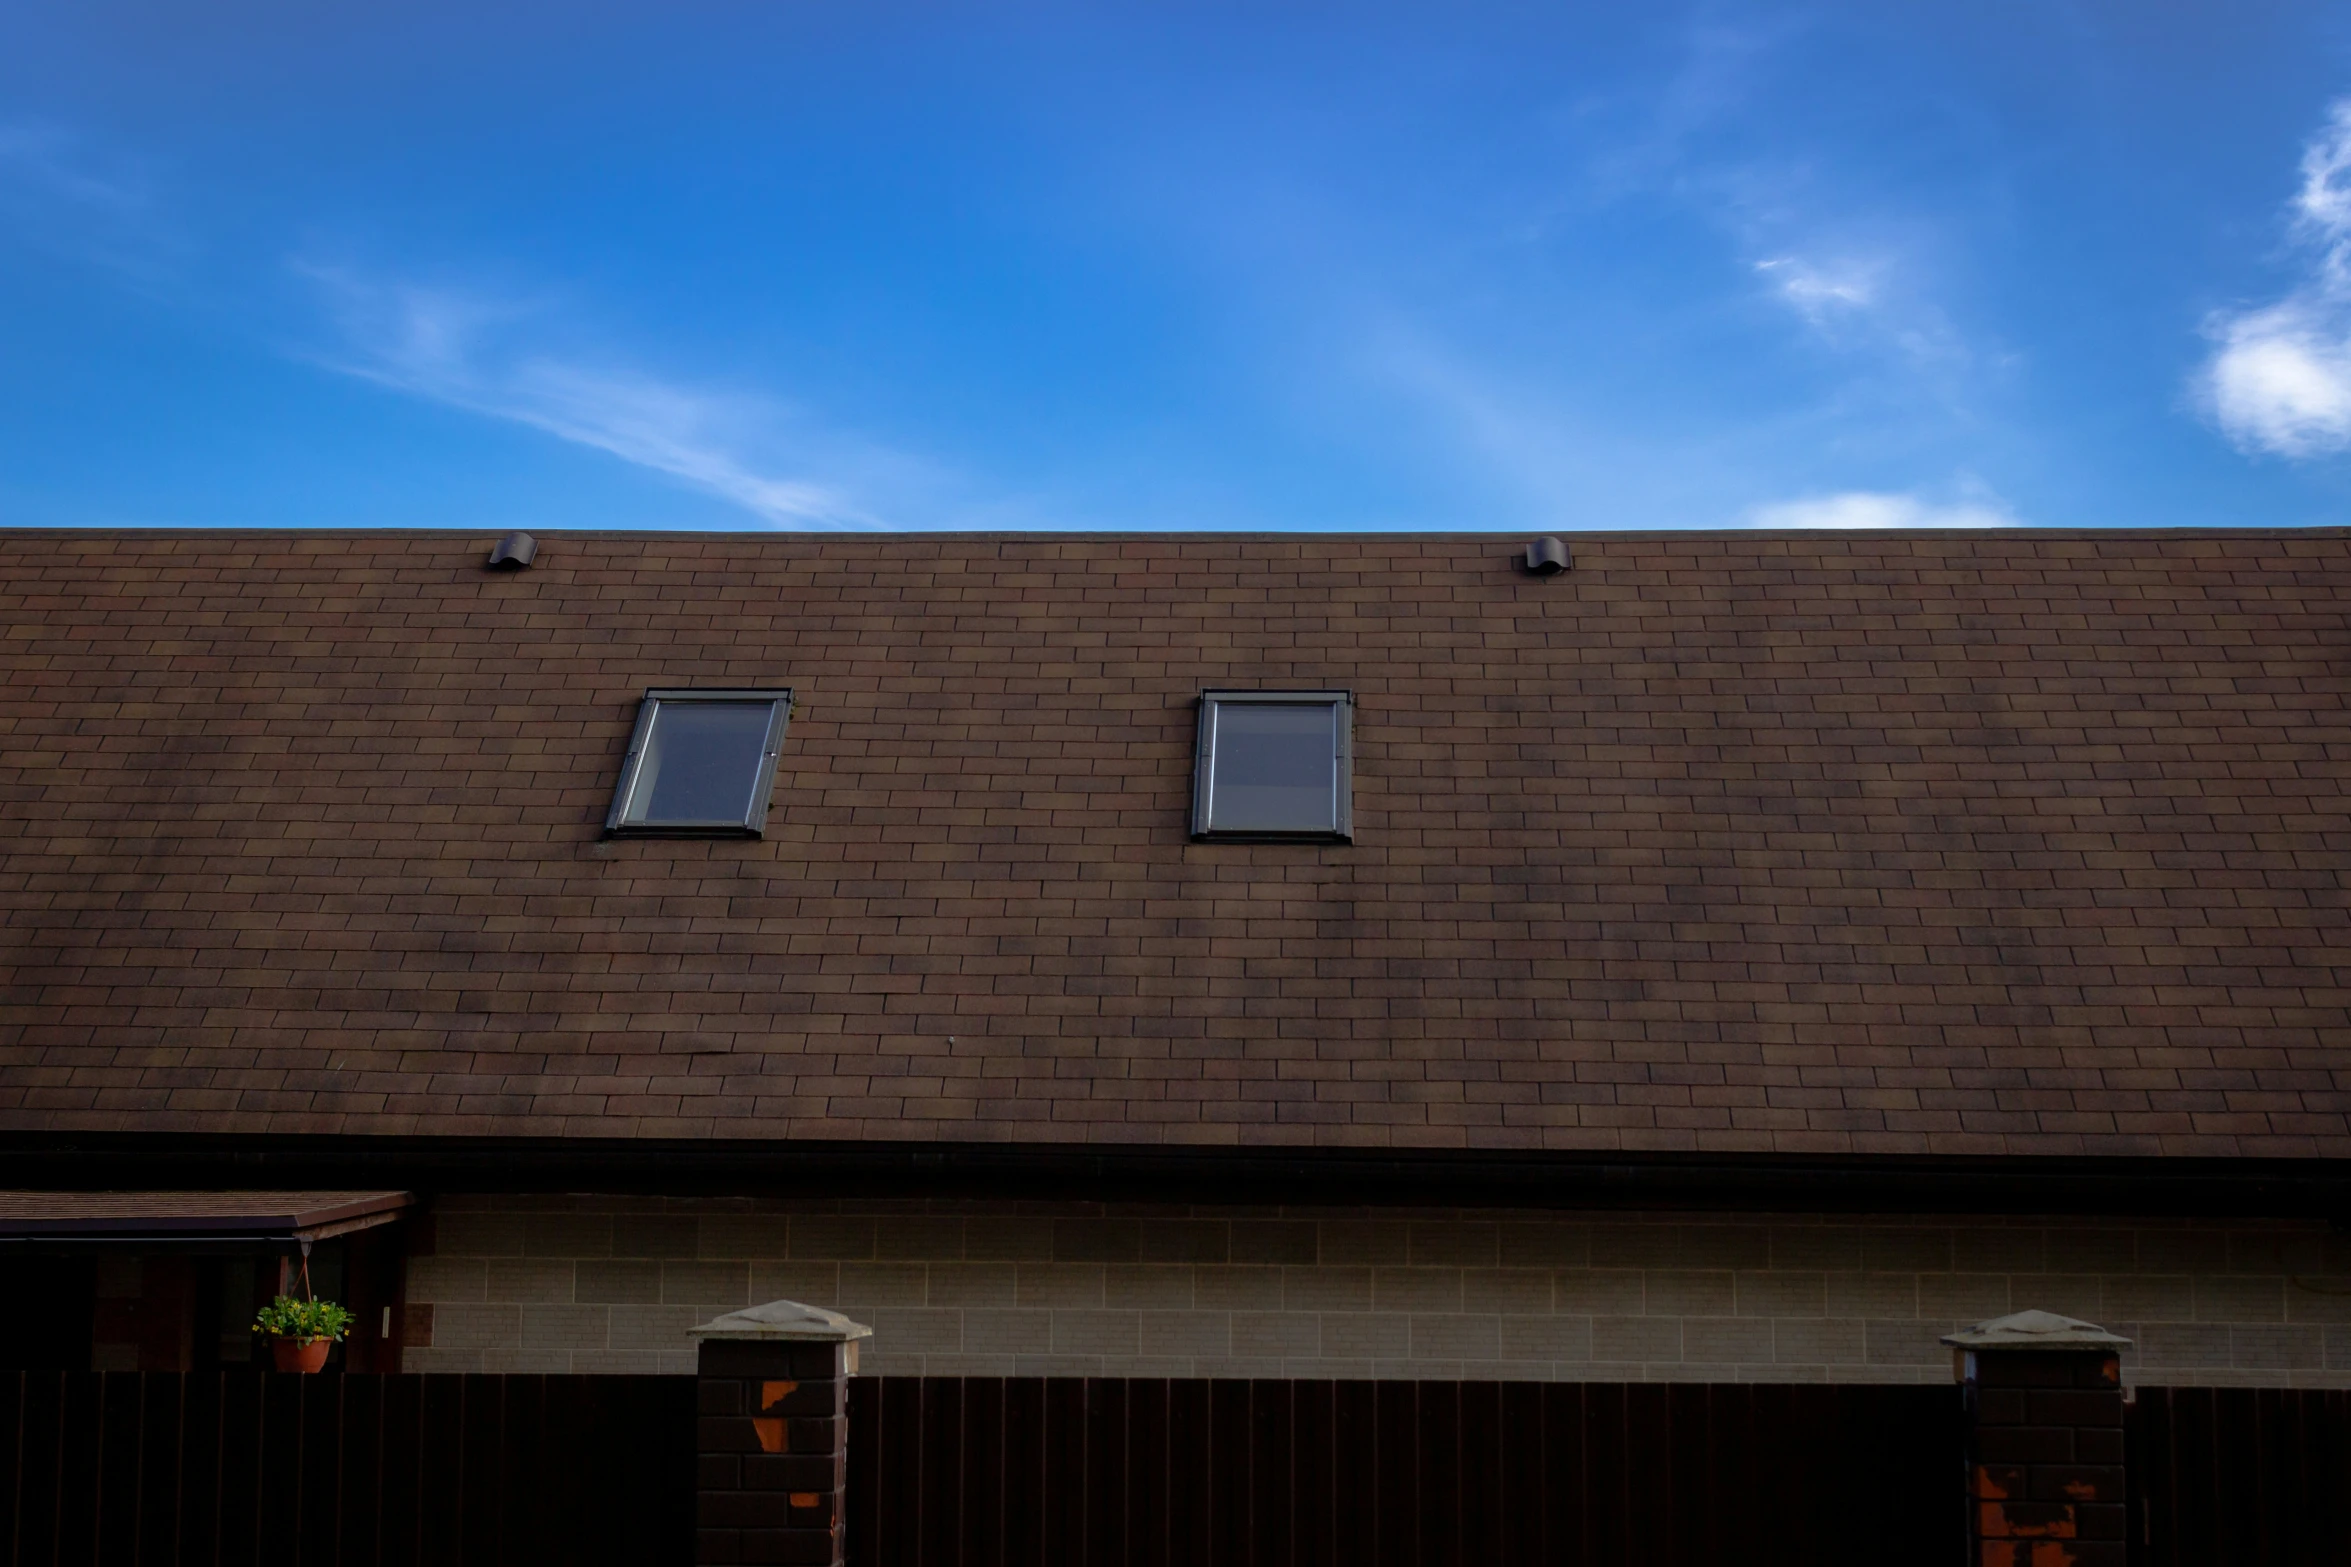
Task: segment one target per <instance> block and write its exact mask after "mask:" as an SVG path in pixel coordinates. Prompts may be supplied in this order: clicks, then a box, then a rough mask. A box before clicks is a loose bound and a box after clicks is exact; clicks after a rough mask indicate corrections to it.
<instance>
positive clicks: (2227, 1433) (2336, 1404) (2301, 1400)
mask: <svg viewBox="0 0 2351 1567" xmlns="http://www.w3.org/2000/svg"><path fill="white" fill-rule="evenodd" d="M2123 1440H2124V1445H2125V1447H2126V1449H2127V1452H2128V1455H2129V1456H2128V1462H2129V1464H2130V1476H2131V1493H2132V1495H2131V1504H2130V1505H2131V1512H2132V1513H2133V1514H2134V1515H2135V1516H2133V1517H2132V1519H2131V1520H2130V1522H2131V1532H2132V1538H2131V1559H2132V1561H2133V1562H2134V1563H2138V1564H2142V1567H2321V1564H2324V1567H2344V1564H2346V1563H2351V1393H2345V1392H2342V1391H2339V1390H2326V1391H2321V1390H2319V1389H2315V1388H2295V1389H2283V1388H2209V1387H2178V1388H2165V1387H2148V1388H2141V1389H2139V1391H2138V1397H2137V1400H2136V1402H2134V1403H2132V1404H2129V1405H2127V1406H2126V1407H2125V1408H2124V1411H2123Z"/></svg>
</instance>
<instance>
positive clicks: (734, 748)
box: [623, 701, 775, 825]
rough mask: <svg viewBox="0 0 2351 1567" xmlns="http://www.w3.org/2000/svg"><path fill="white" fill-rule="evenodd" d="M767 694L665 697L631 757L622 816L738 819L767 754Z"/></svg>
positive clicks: (653, 820)
mask: <svg viewBox="0 0 2351 1567" xmlns="http://www.w3.org/2000/svg"><path fill="white" fill-rule="evenodd" d="M774 712H775V704H774V703H772V702H678V701H664V702H663V703H661V705H660V706H659V707H658V708H656V709H655V710H654V714H653V729H652V733H650V734H649V735H647V736H646V737H645V754H644V756H643V758H642V759H641V760H640V761H639V762H638V764H637V786H636V788H635V789H634V790H633V791H632V792H631V794H630V798H629V809H628V814H627V816H626V817H624V818H623V820H625V821H628V822H641V823H645V824H648V825H657V824H660V823H664V822H740V821H742V820H744V819H745V818H746V817H748V816H749V815H750V813H751V802H752V796H753V795H755V794H756V793H757V792H758V790H759V770H760V766H761V764H762V763H763V762H764V761H765V760H766V755H767V729H768V720H769V719H770V717H771V716H772V715H773V714H774Z"/></svg>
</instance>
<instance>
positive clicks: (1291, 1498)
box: [849, 1377, 1966, 1567]
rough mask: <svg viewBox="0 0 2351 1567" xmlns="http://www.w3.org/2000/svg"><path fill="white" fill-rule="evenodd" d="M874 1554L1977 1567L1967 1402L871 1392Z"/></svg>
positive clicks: (1287, 1562) (947, 1562)
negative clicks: (1969, 1517)
mask: <svg viewBox="0 0 2351 1567" xmlns="http://www.w3.org/2000/svg"><path fill="white" fill-rule="evenodd" d="M849 1407H850V1415H849V1440H850V1454H849V1552H850V1561H851V1562H853V1563H855V1564H857V1567H1032V1564H1044V1567H1112V1564H1117V1567H1208V1564H1213V1567H1293V1564H1296V1567H1305V1564H1310V1563H1331V1564H1334V1567H1408V1564H1409V1567H1440V1564H1443V1567H1507V1564H1516V1563H1537V1562H1540V1563H1544V1564H1546V1567H1551V1564H1578V1567H1616V1564H1620V1563H1621V1564H1628V1567H1629V1564H1635V1563H1638V1564H1641V1567H1676V1564H1682V1563H1689V1564H1698V1563H1706V1564H1721V1563H1732V1562H1736V1563H1739V1564H1742V1567H1750V1564H1752V1567H1762V1564H1768V1563H1776V1562H1789V1563H1798V1562H1800V1563H1803V1564H1805V1567H1828V1564H1839V1563H1854V1564H1860V1563H1889V1564H1892V1563H1900V1564H1902V1567H1914V1564H1917V1563H1934V1562H1953V1563H1956V1562H1958V1561H1959V1560H1960V1559H1961V1557H1962V1556H1964V1555H1965V1553H1966V1539H1965V1534H1964V1514H1963V1512H1962V1506H1963V1503H1962V1499H1961V1497H1962V1492H1961V1477H1962V1455H1961V1438H1962V1430H1961V1418H1962V1412H1961V1406H1960V1398H1959V1392H1958V1390H1957V1389H1956V1388H1952V1387H1788V1386H1746V1385H1711V1386H1699V1385H1661V1384H1652V1385H1633V1386H1622V1385H1613V1384H1572V1383H1530V1382H1515V1383H1493V1382H1484V1383H1480V1382H1465V1383H1451V1382H1418V1383H1415V1382H1280V1381H1263V1382H1160V1381H1111V1380H1076V1379H1069V1380H1062V1379H1053V1380H1042V1379H1013V1380H995V1379H983V1378H976V1377H974V1378H964V1379H956V1378H942V1377H932V1378H913V1377H876V1378H860V1379H858V1380H856V1381H854V1382H852V1383H851V1384H850V1406H849Z"/></svg>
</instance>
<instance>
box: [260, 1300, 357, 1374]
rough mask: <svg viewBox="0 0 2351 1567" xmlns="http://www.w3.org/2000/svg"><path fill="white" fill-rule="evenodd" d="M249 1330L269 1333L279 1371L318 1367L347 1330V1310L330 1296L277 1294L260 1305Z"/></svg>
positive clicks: (349, 1316)
mask: <svg viewBox="0 0 2351 1567" xmlns="http://www.w3.org/2000/svg"><path fill="white" fill-rule="evenodd" d="M253 1331H254V1332H256V1333H266V1334H268V1335H269V1337H270V1346H269V1348H270V1355H271V1356H272V1358H274V1359H275V1360H276V1362H277V1368H278V1369H279V1370H280V1371H305V1372H307V1371H318V1370H322V1369H324V1368H325V1366H326V1363H327V1351H328V1350H329V1349H331V1348H333V1347H334V1343H335V1341H336V1340H337V1339H339V1338H341V1337H342V1336H343V1335H344V1334H346V1333H348V1332H350V1331H351V1313H350V1312H348V1311H345V1310H344V1309H343V1308H342V1307H340V1306H338V1305H336V1304H335V1303H334V1302H333V1301H331V1300H296V1299H294V1298H293V1297H292V1296H291V1295H280V1296H279V1297H278V1298H277V1299H276V1300H273V1301H271V1302H270V1303H269V1304H268V1305H266V1306H264V1307H262V1308H261V1312H260V1315H258V1316H256V1317H255V1318H254V1319H253Z"/></svg>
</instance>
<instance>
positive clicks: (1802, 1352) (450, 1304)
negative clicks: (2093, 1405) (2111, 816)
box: [405, 1196, 2351, 1387]
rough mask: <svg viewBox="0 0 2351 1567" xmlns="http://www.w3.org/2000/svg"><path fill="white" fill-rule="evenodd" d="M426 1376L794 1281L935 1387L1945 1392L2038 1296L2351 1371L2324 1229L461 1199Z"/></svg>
mask: <svg viewBox="0 0 2351 1567" xmlns="http://www.w3.org/2000/svg"><path fill="white" fill-rule="evenodd" d="M430 1229H431V1240H430V1242H429V1244H430V1246H431V1252H430V1254H429V1255H419V1256H416V1257H414V1258H412V1259H411V1261H410V1263H409V1280H408V1298H409V1299H410V1301H411V1302H413V1303H417V1304H428V1305H430V1306H431V1307H432V1308H433V1312H432V1317H433V1340H432V1344H431V1347H429V1348H412V1349H411V1350H410V1351H409V1352H408V1355H407V1358H406V1362H405V1364H406V1366H407V1368H408V1369H410V1370H413V1371H630V1372H654V1371H672V1372H682V1371H689V1370H691V1369H692V1368H693V1346H692V1342H691V1340H689V1339H688V1338H687V1337H686V1330H687V1329H688V1328H689V1327H691V1326H692V1325H693V1324H695V1323H697V1322H701V1321H705V1320H707V1319H708V1318H710V1317H712V1316H715V1315H717V1314H718V1313H720V1312H723V1311H729V1310H733V1309H735V1308H737V1307H741V1306H746V1305H751V1304H754V1303H756V1302H759V1301H765V1300H774V1299H778V1298H789V1299H793V1300H801V1301H807V1302H810V1303H812V1304H815V1305H821V1306H830V1307H834V1308H836V1309H838V1310H841V1311H845V1312H847V1313H849V1315H851V1316H852V1317H855V1318H856V1319H858V1320H859V1321H861V1322H865V1323H868V1324H870V1325H871V1326H872V1328H873V1330H874V1338H873V1342H872V1344H871V1345H870V1346H868V1351H867V1358H866V1361H865V1369H866V1370H867V1371H869V1372H874V1373H885V1372H910V1373H927V1374H931V1375H950V1374H961V1375H991V1376H996V1375H1028V1376H1033V1375H1092V1376H1176V1377H1198V1376H1233V1377H1242V1376H1258V1377H1267V1376H1292V1377H1413V1378H1454V1377H1471V1378H1504V1379H1560V1380H1588V1381H1613V1380H1681V1381H1730V1380H1747V1381H1763V1380H1769V1381H1821V1380H1836V1381H1869V1382H1908V1381H1930V1382H1933V1381H1942V1380H1945V1379H1947V1378H1948V1377H1949V1376H1950V1361H1949V1352H1948V1351H1947V1350H1945V1349H1944V1348H1942V1347H1941V1346H1940V1345H1939V1344H1938V1343H1937V1342H1936V1341H1937V1339H1938V1338H1939V1337H1940V1336H1941V1335H1943V1334H1945V1333H1948V1332H1950V1331H1951V1330H1952V1329H1953V1328H1955V1327H1959V1326H1962V1325H1964V1324H1966V1323H1969V1322H1973V1321H1977V1320H1980V1319H1982V1318H1985V1317H1992V1316H1998V1315H2001V1314H2002V1313H2005V1312H2009V1311H2019V1310H2023V1309H2025V1308H2027V1307H2040V1308H2043V1309H2045V1310H2050V1311H2058V1312H2063V1313H2065V1314H2067V1315H2069V1316H2076V1317H2083V1318H2087V1319H2088V1320H2090V1321H2093V1322H2098V1323H2101V1324H2103V1325H2105V1326H2107V1327H2110V1328H2113V1329H2115V1330H2116V1331H2118V1332H2121V1333H2126V1334H2129V1335H2131V1336H2132V1337H2134V1338H2136V1339H2137V1340H2138V1347H2137V1348H2136V1349H2135V1350H2134V1351H2133V1352H2132V1353H2131V1354H2129V1355H2127V1356H2126V1357H2125V1359H2124V1367H2125V1372H2126V1375H2127V1376H2129V1377H2130V1378H2131V1379H2132V1380H2134V1381H2139V1382H2147V1383H2234V1384H2261V1385H2267V1384H2292V1385H2305V1386H2318V1385H2323V1386H2333V1387H2341V1386H2351V1237H2345V1236H2342V1235H2338V1234H2334V1233H2332V1232H2330V1231H2329V1230H2328V1229H2327V1227H2326V1226H2325V1225H2323V1224H2317V1223H2295V1222H2283V1221H2281V1222H2252V1221H2245V1222H2190V1221H2180V1222H2156V1221H2143V1220H2141V1221H2116V1222H2113V1223H2103V1224H2100V1223H2089V1222H2084V1221H2078V1220H2032V1219H1944V1218H1935V1219H1920V1220H1916V1221H1911V1222H1902V1221H1891V1220H1887V1219H1884V1218H1870V1219H1846V1218H1832V1217H1817V1216H1815V1217H1804V1216H1793V1217H1791V1216H1783V1215H1774V1216H1754V1215H1719V1216H1704V1215H1680V1214H1677V1215H1670V1216H1640V1215H1626V1214H1599V1215H1576V1214H1550V1213H1539V1212H1509V1213H1497V1212H1494V1211H1491V1210H1484V1211H1475V1212H1459V1213H1455V1212H1399V1211H1395V1210H1335V1209H1325V1210H1294V1209H1293V1210H1264V1211H1245V1210H1235V1209H1208V1208H1198V1209H1183V1208H1152V1209H1142V1208H1135V1209H1106V1208H1102V1207H1099V1206H1082V1205H1068V1206H1065V1207H1058V1208H1055V1207H1043V1206H1038V1205H1012V1204H992V1205H990V1204H951V1203H940V1202H932V1203H781V1202H755V1201H726V1200H711V1201H682V1200H677V1201H671V1200H661V1199H636V1198H606V1197H564V1198H534V1197H496V1196H468V1197H448V1198H444V1199H442V1200H441V1201H440V1202H439V1203H438V1204H437V1206H436V1209H435V1211H434V1214H433V1216H432V1220H431V1225H430Z"/></svg>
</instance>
